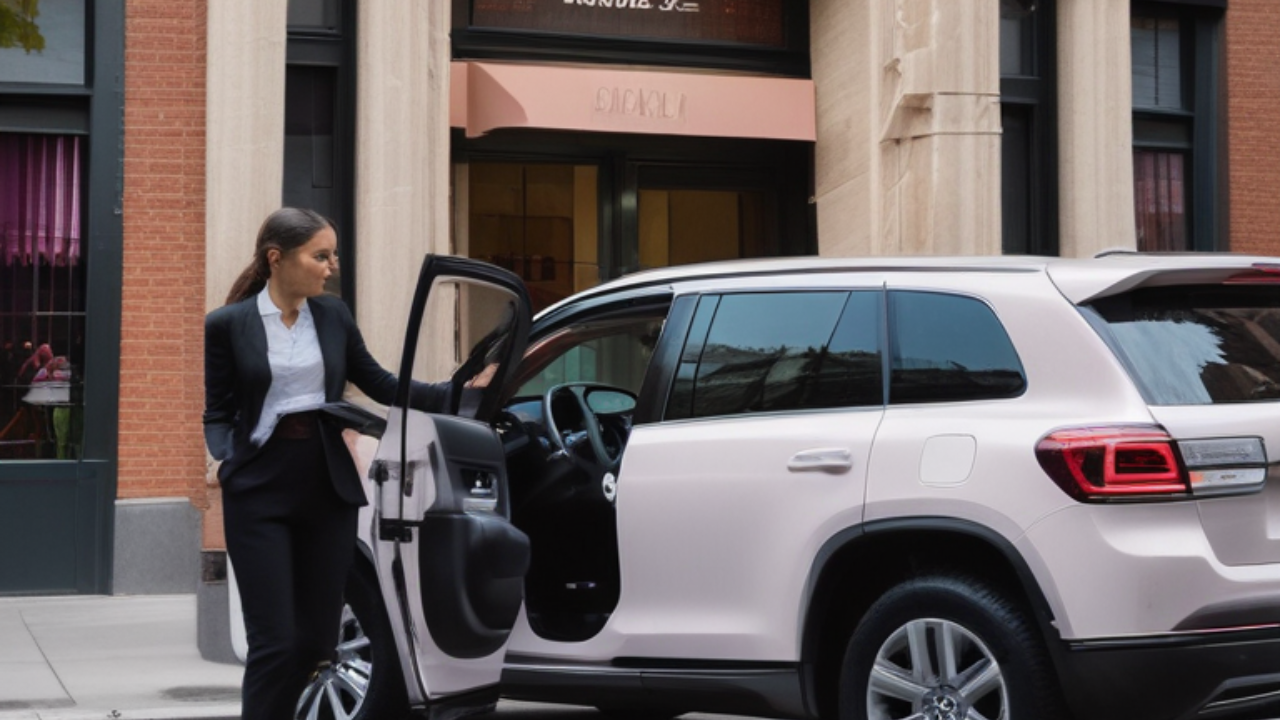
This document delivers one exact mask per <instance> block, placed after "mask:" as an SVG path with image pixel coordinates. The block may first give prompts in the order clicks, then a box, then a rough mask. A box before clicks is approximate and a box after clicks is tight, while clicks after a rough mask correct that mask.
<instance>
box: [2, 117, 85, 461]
mask: <svg viewBox="0 0 1280 720" xmlns="http://www.w3.org/2000/svg"><path fill="white" fill-rule="evenodd" d="M82 153H83V143H82V141H81V139H80V138H79V137H76V136H67V135H27V134H15V133H0V459H10V460H12V459H20V460H36V459H76V458H79V457H80V444H81V435H82V427H83V426H82V418H83V413H82V400H81V395H82V393H81V387H82V384H83V377H84V374H83V372H84V338H85V334H84V317H85V306H84V266H85V262H84V247H83V245H82V242H81V238H82V235H81V221H80V207H81V199H80V193H81V155H82Z"/></svg>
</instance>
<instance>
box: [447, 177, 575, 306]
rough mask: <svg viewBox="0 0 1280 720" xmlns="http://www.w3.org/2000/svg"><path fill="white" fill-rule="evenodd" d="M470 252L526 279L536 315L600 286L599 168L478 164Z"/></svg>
mask: <svg viewBox="0 0 1280 720" xmlns="http://www.w3.org/2000/svg"><path fill="white" fill-rule="evenodd" d="M468 172H469V175H470V194H469V203H470V213H469V214H468V222H469V225H470V227H469V232H468V233H466V234H465V237H466V238H467V243H468V247H467V250H466V254H467V255H469V256H470V257H473V258H478V259H480V260H485V261H487V262H491V263H493V264H495V265H498V266H500V267H504V268H507V269H508V270H511V271H513V272H515V273H516V274H517V275H519V276H520V277H521V278H523V279H524V281H525V285H526V286H528V288H529V297H530V299H531V300H532V301H533V310H534V312H537V311H539V310H542V309H543V308H545V307H548V306H550V305H551V304H553V303H555V302H557V301H559V300H563V299H564V298H566V297H569V296H570V295H572V294H573V293H575V292H578V291H580V290H585V289H587V288H589V287H592V286H593V285H595V284H597V283H598V282H599V281H600V268H599V262H598V260H597V256H598V245H599V240H598V238H599V233H598V231H597V220H596V218H597V195H598V193H597V190H596V178H597V175H598V173H597V169H596V167H595V166H591V165H582V166H579V165H558V164H532V165H524V164H514V163H475V164H473V165H471V166H470V167H469V168H468Z"/></svg>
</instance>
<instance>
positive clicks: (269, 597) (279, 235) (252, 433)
mask: <svg viewBox="0 0 1280 720" xmlns="http://www.w3.org/2000/svg"><path fill="white" fill-rule="evenodd" d="M337 269H338V239H337V235H336V233H335V232H334V227H333V224H332V223H330V222H329V221H328V220H327V219H326V218H324V217H323V216H321V215H319V214H318V213H315V212H313V211H310V210H300V209H296V208H283V209H280V210H277V211H276V212H274V213H272V214H271V215H270V216H269V217H268V218H267V219H266V221H265V222H264V223H263V224H262V228H261V229H260V230H259V231H258V240H257V245H256V248H255V250H254V257H253V262H252V263H250V264H249V266H248V267H247V268H245V270H244V272H243V273H242V274H241V275H240V277H239V279H237V280H236V282H235V284H234V285H233V286H232V288H231V292H230V294H229V295H228V296H227V304H226V305H225V306H224V307H222V308H219V309H217V310H215V311H213V312H211V313H209V315H208V316H207V317H206V318H205V412H204V430H205V442H206V444H207V445H208V447H209V452H210V453H211V454H212V455H213V457H214V459H215V460H220V461H221V462H222V465H221V467H220V468H219V469H218V479H219V481H220V482H221V484H222V488H223V515H224V520H225V527H226V538H227V553H228V554H229V555H230V557H231V563H232V566H233V567H234V568H235V574H236V581H237V585H238V586H239V590H240V601H241V606H242V608H243V611H244V619H245V627H246V630H247V634H248V641H249V656H248V662H247V665H246V667H245V676H244V687H243V691H242V693H243V718H245V720H249V719H251V718H263V719H269V720H283V719H284V718H290V717H292V716H293V711H294V708H295V705H296V703H297V701H298V697H299V695H300V694H301V692H302V690H303V688H304V687H305V686H306V683H307V680H308V676H309V675H310V674H311V673H312V672H313V671H315V670H316V668H317V667H318V666H320V665H321V664H322V663H324V662H326V661H329V660H330V659H331V656H332V654H333V652H334V647H335V645H336V642H337V634H338V628H339V621H340V618H341V613H342V590H343V585H344V584H345V581H346V577H347V570H348V568H349V566H350V564H351V560H352V554H353V551H354V549H355V539H356V513H357V508H358V507H359V506H361V505H364V504H365V493H364V489H363V486H362V485H361V482H360V478H359V477H358V475H357V473H356V468H355V464H354V462H353V461H352V459H351V455H350V453H349V452H348V450H347V446H346V445H345V443H344V442H343V440H342V428H341V427H340V426H338V424H337V423H336V422H334V421H331V420H328V419H326V418H327V416H326V415H324V414H322V413H321V412H318V411H317V408H319V407H320V406H321V405H322V404H323V403H325V402H333V401H337V400H340V399H341V398H342V393H343V389H344V387H345V386H346V383H347V382H348V381H350V382H352V383H354V384H355V385H356V387H358V388H360V389H361V390H362V391H364V393H365V394H366V395H368V396H369V397H371V398H373V399H374V400H376V401H378V402H380V403H383V404H391V402H392V400H393V396H394V395H395V390H396V385H397V380H396V377H395V376H394V375H392V374H391V373H389V372H387V371H386V370H384V369H383V368H382V367H381V366H380V365H379V364H378V362H377V361H376V360H374V359H373V357H372V356H371V355H370V354H369V351H368V350H367V349H366V348H365V344H364V339H363V338H362V337H361V335H360V330H359V329H358V328H357V327H356V324H355V320H354V319H353V318H352V317H351V313H350V311H349V310H348V309H347V307H346V305H344V304H343V303H342V301H341V300H339V299H338V298H336V297H333V296H329V295H324V294H323V293H324V287H325V281H326V280H328V279H329V277H330V275H332V274H333V272H334V271H335V270H337ZM449 387H450V386H449V384H448V383H442V384H440V385H418V384H416V383H415V388H414V391H415V392H414V395H415V401H414V403H413V404H414V405H415V406H417V407H422V408H424V409H427V408H430V409H440V408H445V407H449V405H448V403H450V402H451V401H453V398H452V393H451V392H450V391H449Z"/></svg>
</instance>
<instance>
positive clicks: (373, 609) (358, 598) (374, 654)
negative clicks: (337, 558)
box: [295, 560, 409, 720]
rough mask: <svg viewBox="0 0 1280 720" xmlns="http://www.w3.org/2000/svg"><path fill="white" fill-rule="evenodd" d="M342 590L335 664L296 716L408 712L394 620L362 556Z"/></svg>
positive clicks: (312, 719)
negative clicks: (361, 560)
mask: <svg viewBox="0 0 1280 720" xmlns="http://www.w3.org/2000/svg"><path fill="white" fill-rule="evenodd" d="M356 565H357V566H356V567H353V568H352V569H351V574H350V575H349V576H348V578H347V587H346V589H345V591H344V597H345V599H346V605H345V606H344V607H343V608H342V627H341V630H340V631H339V634H338V647H337V649H336V653H335V659H334V663H333V664H332V665H330V666H328V667H325V668H322V669H321V670H319V671H318V672H317V673H316V674H315V676H313V677H312V678H311V682H310V683H309V684H308V685H307V687H306V689H304V690H303V691H302V696H301V697H300V698H299V699H298V708H297V712H296V713H295V716H296V718H297V720H348V719H349V720H373V719H374V718H378V719H381V718H400V717H405V716H407V715H408V709H409V703H408V699H407V697H406V695H405V690H404V676H403V675H401V671H400V658H399V655H398V654H397V653H396V646H395V639H394V638H393V637H392V636H391V623H390V622H388V621H387V615H386V611H385V610H384V609H383V605H382V599H381V595H380V593H379V590H378V582H377V579H376V578H375V577H374V573H373V570H372V569H370V568H368V567H367V566H365V565H364V564H363V563H361V562H360V561H359V560H357V561H356Z"/></svg>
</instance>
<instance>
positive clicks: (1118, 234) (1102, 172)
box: [1058, 0, 1138, 257]
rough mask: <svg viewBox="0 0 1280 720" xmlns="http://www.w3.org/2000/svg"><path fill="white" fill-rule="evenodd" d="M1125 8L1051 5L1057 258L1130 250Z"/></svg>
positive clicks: (1102, 3)
mask: <svg viewBox="0 0 1280 720" xmlns="http://www.w3.org/2000/svg"><path fill="white" fill-rule="evenodd" d="M1132 63H1133V60H1132V57H1131V54H1130V49H1129V3H1127V2H1114V0H1058V106H1059V119H1058V157H1059V165H1060V169H1059V182H1060V186H1059V216H1060V218H1061V220H1060V221H1059V228H1060V245H1061V254H1062V256H1063V257H1090V256H1092V255H1094V254H1096V253H1097V252H1099V251H1100V250H1105V249H1107V248H1116V247H1119V248H1127V249H1136V248H1137V246H1138V240H1137V230H1136V228H1135V224H1134V209H1133V208H1134V204H1133V88H1132V74H1131V71H1130V68H1131V67H1132Z"/></svg>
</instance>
